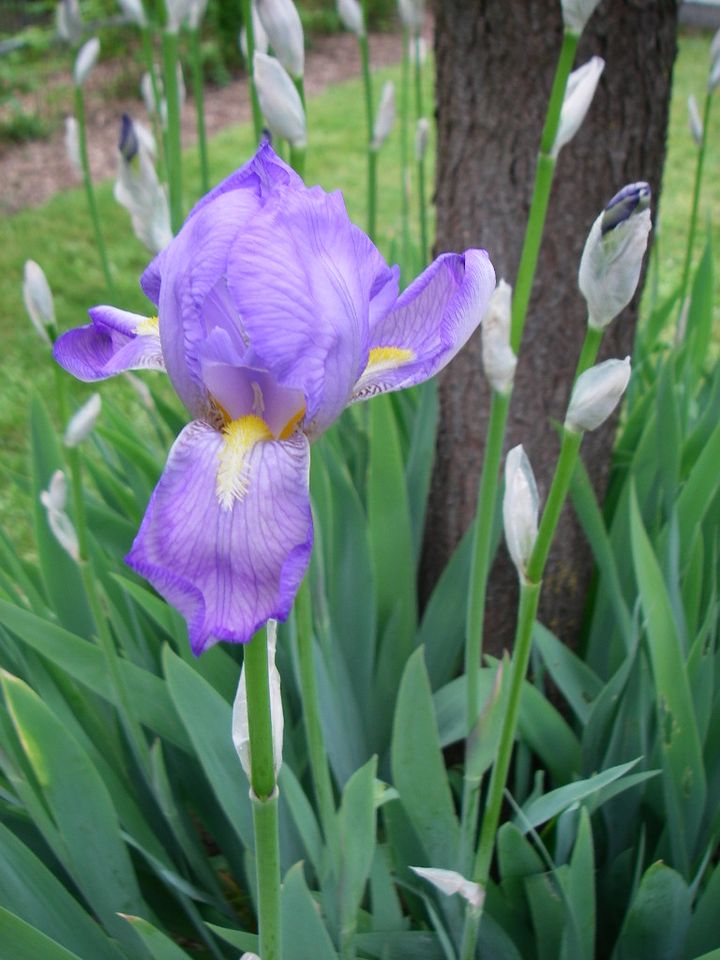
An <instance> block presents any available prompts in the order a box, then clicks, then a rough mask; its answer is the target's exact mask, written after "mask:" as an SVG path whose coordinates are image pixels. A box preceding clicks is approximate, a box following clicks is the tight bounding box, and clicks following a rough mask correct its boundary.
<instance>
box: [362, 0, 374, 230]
mask: <svg viewBox="0 0 720 960" xmlns="http://www.w3.org/2000/svg"><path fill="white" fill-rule="evenodd" d="M362 6H363V23H364V25H365V29H364V30H363V32H362V33H361V34H360V36H359V37H358V46H359V48H360V63H361V64H362V77H363V90H364V93H365V120H366V123H367V232H368V236H369V237H370V239H371V240H373V241H374V240H375V229H376V209H377V151H376V150H374V149H373V128H374V125H375V111H374V108H373V94H372V74H371V73H370V47H369V45H368V35H367V13H368V11H367V6H368V5H367V0H363V5H362Z"/></svg>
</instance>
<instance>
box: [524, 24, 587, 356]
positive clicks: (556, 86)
mask: <svg viewBox="0 0 720 960" xmlns="http://www.w3.org/2000/svg"><path fill="white" fill-rule="evenodd" d="M577 44H578V37H577V35H576V34H574V33H570V32H569V31H567V30H566V31H565V33H564V34H563V42H562V47H561V48H560V56H559V57H558V62H557V66H556V68H555V77H554V79H553V85H552V91H551V93H550V101H549V103H548V109H547V114H546V116H545V125H544V126H543V132H542V138H541V141H540V153H539V156H538V162H537V167H536V169H535V183H534V185H533V193H532V200H531V203H530V214H529V216H528V222H527V227H526V228H525V238H524V241H523V247H522V252H521V254H520V264H519V266H518V272H517V279H516V281H515V290H514V292H513V303H512V331H511V337H510V346H511V347H512V348H513V351H514V352H515V353H518V351H519V350H520V341H521V340H522V334H523V329H524V327H525V318H526V316H527V309H528V304H529V302H530V293H531V291H532V286H533V281H534V279H535V268H536V267H537V259H538V254H539V252H540V242H541V240H542V235H543V230H544V228H545V215H546V213H547V208H548V202H549V200H550V190H551V188H552V182H553V176H554V174H555V158H554V157H553V156H552V148H553V144H554V143H555V138H556V136H557V130H558V125H559V123H560V111H561V109H562V104H563V99H564V97H565V88H566V87H567V81H568V77H569V76H570V71H571V70H572V65H573V60H574V59H575V51H576V50H577Z"/></svg>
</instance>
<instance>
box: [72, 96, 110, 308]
mask: <svg viewBox="0 0 720 960" xmlns="http://www.w3.org/2000/svg"><path fill="white" fill-rule="evenodd" d="M75 116H76V118H77V125H78V142H79V145H80V163H81V164H82V172H83V182H84V184H85V195H86V197H87V204H88V210H89V212H90V220H91V221H92V225H93V230H94V232H95V242H96V243H97V248H98V253H99V254H100V263H101V264H102V271H103V275H104V277H105V285H106V287H107V291H108V294H109V295H110V298H111V300H112V299H114V298H115V284H114V283H113V278H112V274H111V273H110V264H109V262H108V256H107V250H106V248H105V240H104V238H103V234H102V229H101V228H100V216H99V214H98V208H97V203H96V201H95V190H94V188H93V182H92V177H91V175H90V161H89V159H88V150H87V129H86V126H85V97H84V95H83V89H82V86H81V85H80V84H75Z"/></svg>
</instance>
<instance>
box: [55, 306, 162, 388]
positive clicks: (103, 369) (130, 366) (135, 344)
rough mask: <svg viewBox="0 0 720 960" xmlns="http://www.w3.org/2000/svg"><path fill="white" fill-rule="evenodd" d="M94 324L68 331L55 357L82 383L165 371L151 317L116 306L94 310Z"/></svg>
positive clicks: (60, 340) (59, 342)
mask: <svg viewBox="0 0 720 960" xmlns="http://www.w3.org/2000/svg"><path fill="white" fill-rule="evenodd" d="M90 317H91V318H92V323H90V324H88V325H87V326H85V327H78V328H76V329H75V330H68V332H67V333H64V334H63V335H62V336H61V337H59V338H58V339H57V341H56V342H55V346H54V347H53V356H54V357H55V359H56V360H57V362H58V363H59V364H60V366H61V367H63V368H64V369H65V370H67V371H68V373H71V374H72V375H73V376H75V377H77V378H78V380H88V381H89V380H104V379H106V378H107V377H114V376H115V375H116V374H118V373H124V372H125V371H126V370H164V369H165V364H164V361H163V355H162V350H161V348H160V338H159V336H158V335H157V333H156V332H153V328H154V327H155V329H156V327H157V324H155V325H153V323H152V322H151V321H149V320H148V318H147V317H143V316H140V315H139V314H137V313H129V312H128V311H127V310H116V309H115V307H105V306H103V307H93V309H92V310H91V311H90Z"/></svg>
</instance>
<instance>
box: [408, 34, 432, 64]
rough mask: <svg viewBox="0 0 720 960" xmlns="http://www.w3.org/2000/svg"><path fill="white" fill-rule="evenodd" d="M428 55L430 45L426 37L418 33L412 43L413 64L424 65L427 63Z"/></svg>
mask: <svg viewBox="0 0 720 960" xmlns="http://www.w3.org/2000/svg"><path fill="white" fill-rule="evenodd" d="M427 56H428V45H427V41H426V40H425V37H422V36H420V34H418V35H417V36H416V37H415V40H414V42H413V43H411V44H410V62H411V63H412V64H413V66H418V67H422V66H424V65H425V63H426V61H427Z"/></svg>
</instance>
